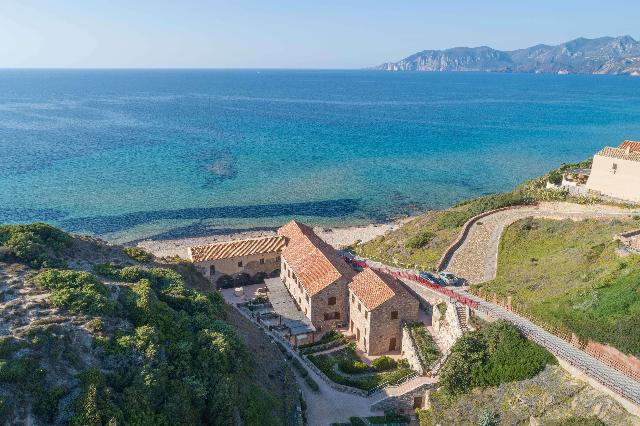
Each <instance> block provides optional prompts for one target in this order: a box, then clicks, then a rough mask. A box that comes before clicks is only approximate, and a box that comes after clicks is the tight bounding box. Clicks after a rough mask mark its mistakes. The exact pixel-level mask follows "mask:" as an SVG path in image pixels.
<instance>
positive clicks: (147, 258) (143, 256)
mask: <svg viewBox="0 0 640 426" xmlns="http://www.w3.org/2000/svg"><path fill="white" fill-rule="evenodd" d="M123 250H124V252H125V253H127V256H129V257H130V258H131V259H133V260H135V261H138V262H140V263H149V262H151V260H152V259H153V256H152V255H151V254H150V253H147V252H146V251H144V250H142V249H141V248H138V247H132V246H124V247H123Z"/></svg>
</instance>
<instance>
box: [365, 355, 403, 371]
mask: <svg viewBox="0 0 640 426" xmlns="http://www.w3.org/2000/svg"><path fill="white" fill-rule="evenodd" d="M371 366H372V367H373V369H374V370H375V371H389V370H393V369H394V368H397V367H398V363H397V362H396V360H395V359H393V358H391V357H389V356H386V355H382V356H379V357H378V358H376V359H374V360H373V361H372V362H371Z"/></svg>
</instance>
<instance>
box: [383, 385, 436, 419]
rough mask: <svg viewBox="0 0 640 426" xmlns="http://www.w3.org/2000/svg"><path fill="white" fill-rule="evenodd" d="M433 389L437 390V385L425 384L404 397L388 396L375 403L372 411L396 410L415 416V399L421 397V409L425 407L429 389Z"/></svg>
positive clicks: (403, 395)
mask: <svg viewBox="0 0 640 426" xmlns="http://www.w3.org/2000/svg"><path fill="white" fill-rule="evenodd" d="M433 388H435V384H433V383H423V384H421V385H419V386H417V387H416V388H415V389H412V390H410V391H409V392H406V393H403V394H402V395H393V396H388V397H386V398H383V399H381V400H380V401H377V402H374V403H373V404H371V409H372V410H374V411H377V410H381V411H387V410H395V411H397V412H399V413H410V414H413V412H414V407H413V402H414V398H415V397H421V398H422V405H421V406H420V407H419V408H422V407H424V403H425V401H426V400H427V393H428V391H429V389H433Z"/></svg>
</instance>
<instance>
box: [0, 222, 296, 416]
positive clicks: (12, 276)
mask: <svg viewBox="0 0 640 426" xmlns="http://www.w3.org/2000/svg"><path fill="white" fill-rule="evenodd" d="M205 285H206V280H204V279H203V278H202V277H201V276H200V275H199V274H198V273H197V272H196V271H195V269H194V268H193V267H191V266H190V265H188V264H180V263H175V264H162V263H158V262H157V261H155V259H153V257H152V256H150V255H148V254H147V253H144V252H142V251H140V250H132V249H131V248H125V247H120V246H111V245H108V244H106V243H104V242H101V241H98V240H94V239H90V238H83V237H78V238H76V237H72V236H70V235H68V234H66V233H64V232H62V231H59V230H57V229H55V228H52V227H49V226H47V225H43V224H34V225H19V226H0V303H2V309H1V310H0V424H5V423H6V422H17V423H19V422H27V423H30V422H31V421H33V422H34V423H35V424H71V425H102V424H114V425H115V424H139V425H146V424H148V425H175V424H215V425H227V424H238V423H244V424H247V425H282V424H292V421H293V418H294V416H295V414H294V413H295V410H296V406H297V401H298V396H297V388H296V385H295V380H294V379H293V377H292V375H291V371H290V369H289V368H288V367H287V365H286V363H285V362H284V361H283V360H282V356H281V354H280V353H279V351H278V349H277V347H275V345H273V344H272V343H271V342H269V341H268V340H267V339H266V338H265V336H264V335H262V334H261V333H259V332H256V330H254V327H252V326H251V325H250V324H247V321H245V320H244V319H243V318H242V317H240V316H238V315H234V314H233V313H232V312H229V311H228V310H227V308H226V307H225V305H224V303H223V301H222V298H221V297H220V295H219V294H217V293H205V292H201V291H198V290H194V289H193V287H200V288H202V287H204V286H205ZM256 354H260V359H257V356H256Z"/></svg>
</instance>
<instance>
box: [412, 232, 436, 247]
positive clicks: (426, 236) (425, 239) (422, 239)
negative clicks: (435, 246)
mask: <svg viewBox="0 0 640 426" xmlns="http://www.w3.org/2000/svg"><path fill="white" fill-rule="evenodd" d="M435 236H436V234H435V233H433V232H430V231H423V232H421V233H419V234H418V235H415V236H413V237H411V238H409V239H408V240H407V241H406V242H405V247H406V248H408V249H414V250H417V249H420V248H422V247H424V246H426V245H427V244H429V242H430V241H431V240H432V239H433V238H434V237H435Z"/></svg>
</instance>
